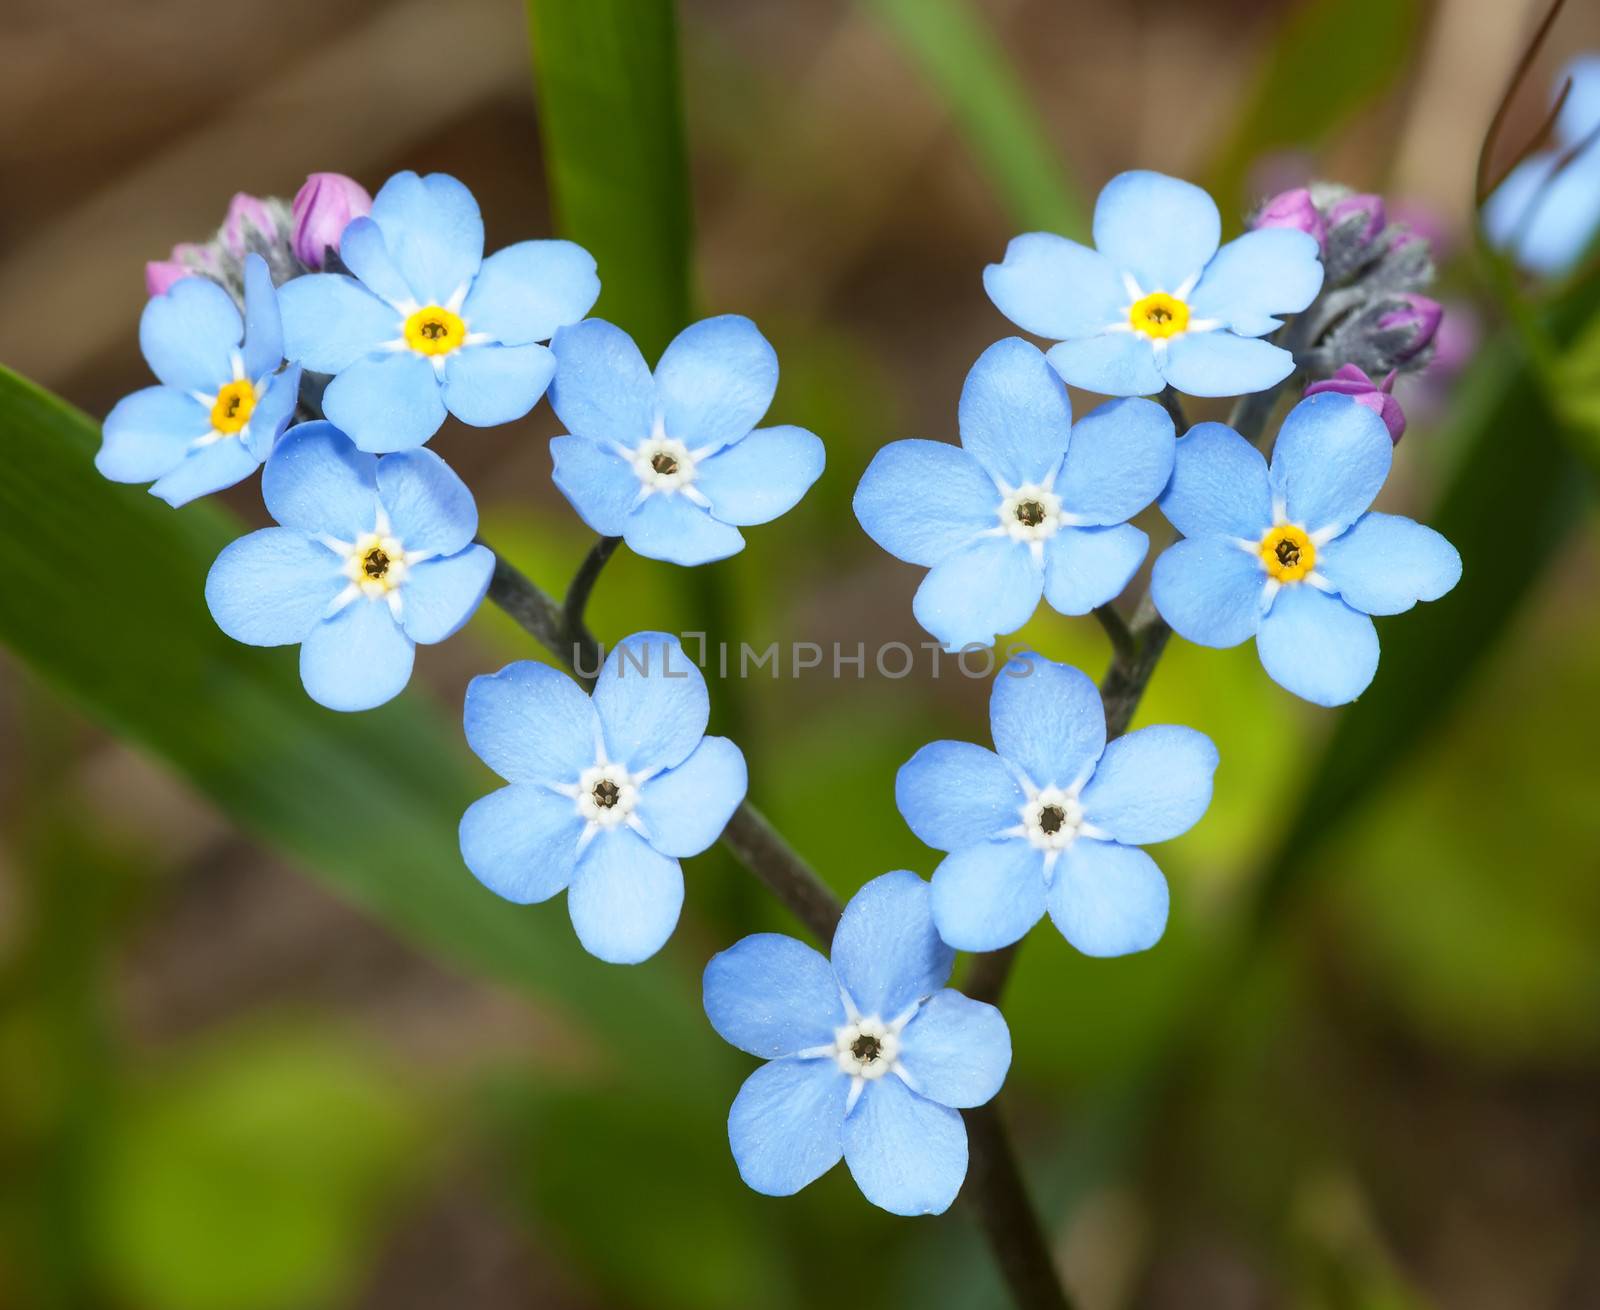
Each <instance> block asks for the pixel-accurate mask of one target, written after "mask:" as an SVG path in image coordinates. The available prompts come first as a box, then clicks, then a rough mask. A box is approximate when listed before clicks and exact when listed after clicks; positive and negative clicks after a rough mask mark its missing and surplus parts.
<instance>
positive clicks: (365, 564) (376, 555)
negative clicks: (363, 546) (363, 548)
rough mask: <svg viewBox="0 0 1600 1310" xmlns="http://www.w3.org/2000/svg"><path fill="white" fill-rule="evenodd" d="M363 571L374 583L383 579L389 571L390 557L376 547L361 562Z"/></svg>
mask: <svg viewBox="0 0 1600 1310" xmlns="http://www.w3.org/2000/svg"><path fill="white" fill-rule="evenodd" d="M361 571H362V572H363V573H365V574H366V575H367V576H368V577H369V578H372V579H373V580H374V581H376V580H377V579H380V578H382V577H383V575H384V574H385V573H387V572H388V571H389V556H388V555H387V554H385V553H384V551H383V550H382V549H381V548H379V547H377V546H374V547H373V548H372V549H371V550H369V551H368V552H367V554H366V558H365V559H363V560H362V561H361Z"/></svg>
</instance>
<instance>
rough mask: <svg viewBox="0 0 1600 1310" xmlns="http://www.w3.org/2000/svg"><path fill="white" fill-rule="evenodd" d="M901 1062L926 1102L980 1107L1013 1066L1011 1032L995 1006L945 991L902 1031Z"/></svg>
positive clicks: (992, 1096)
mask: <svg viewBox="0 0 1600 1310" xmlns="http://www.w3.org/2000/svg"><path fill="white" fill-rule="evenodd" d="M900 1063H901V1065H902V1066H903V1067H904V1068H905V1071H906V1073H907V1074H908V1075H910V1082H911V1086H912V1087H913V1088H914V1089H915V1090H916V1091H917V1092H918V1093H919V1094H920V1095H922V1096H925V1097H927V1098H928V1099H929V1100H930V1101H937V1102H938V1103H939V1104H940V1105H949V1106H954V1107H955V1108H956V1109H968V1108H970V1107H972V1106H975V1105H983V1104H984V1103H985V1102H987V1101H990V1100H992V1099H993V1098H994V1095H995V1093H997V1092H998V1091H999V1090H1000V1086H1001V1084H1002V1083H1004V1082H1005V1080H1006V1071H1007V1070H1008V1069H1009V1068H1010V1067H1011V1030H1010V1029H1009V1028H1007V1027H1006V1021H1005V1017H1004V1016H1003V1015H1002V1014H1001V1013H1000V1011H999V1010H997V1009H995V1008H994V1006H992V1005H985V1004H984V1003H983V1002H982V1001H973V1000H969V999H968V998H967V997H965V996H963V995H962V994H961V993H960V992H957V991H951V990H950V989H949V988H946V989H945V990H944V991H942V992H936V993H935V994H934V995H933V996H930V997H929V998H928V1002H927V1004H926V1005H924V1006H923V1007H922V1008H921V1009H920V1010H918V1011H917V1014H916V1017H915V1018H914V1019H912V1020H911V1022H910V1023H908V1024H907V1025H906V1026H905V1029H904V1030H903V1031H902V1032H901V1034H900Z"/></svg>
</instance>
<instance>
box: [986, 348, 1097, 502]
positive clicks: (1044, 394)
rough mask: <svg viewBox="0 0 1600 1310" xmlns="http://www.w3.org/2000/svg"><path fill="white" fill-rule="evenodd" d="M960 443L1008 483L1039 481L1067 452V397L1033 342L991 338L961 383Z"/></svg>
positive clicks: (1069, 411)
mask: <svg viewBox="0 0 1600 1310" xmlns="http://www.w3.org/2000/svg"><path fill="white" fill-rule="evenodd" d="M960 427H961V445H962V447H963V448H964V449H966V450H967V452H968V453H969V454H971V455H972V457H973V458H974V459H976V460H977V461H978V463H979V464H981V465H982V466H983V467H984V469H985V470H986V471H987V472H988V474H989V476H990V477H992V478H994V479H995V480H996V481H997V482H1002V483H1004V484H1005V485H1006V486H1008V487H1020V486H1022V485H1023V484H1024V483H1030V482H1031V483H1041V482H1044V481H1045V479H1046V478H1048V477H1050V475H1051V474H1053V473H1054V472H1055V471H1056V469H1057V468H1058V467H1060V464H1061V457H1062V456H1063V455H1065V454H1066V453H1067V437H1068V433H1069V432H1070V431H1071V428H1072V402H1071V401H1070V400H1068V398H1067V389H1066V388H1065V387H1064V386H1062V385H1061V379H1060V378H1059V377H1057V376H1056V373H1055V370H1054V369H1052V368H1051V367H1050V365H1049V364H1048V363H1046V362H1045V357H1044V355H1043V354H1041V353H1040V351H1039V349H1038V347H1037V346H1031V345H1029V344H1028V343H1027V342H1026V341H1024V340H1023V339H1022V338H1021V337H1006V338H1005V339H1004V340H1002V341H996V342H995V343H994V345H992V346H990V347H989V348H988V349H987V350H986V351H984V352H983V354H981V355H979V356H978V362H977V363H976V364H974V365H973V366H972V370H971V371H970V372H969V373H968V374H967V380H966V381H965V382H964V383H963V384H962V387H961V407H960Z"/></svg>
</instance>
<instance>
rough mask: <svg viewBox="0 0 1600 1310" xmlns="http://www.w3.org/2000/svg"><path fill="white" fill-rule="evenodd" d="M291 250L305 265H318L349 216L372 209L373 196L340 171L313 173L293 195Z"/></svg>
mask: <svg viewBox="0 0 1600 1310" xmlns="http://www.w3.org/2000/svg"><path fill="white" fill-rule="evenodd" d="M293 208H294V239H293V246H294V253H295V257H296V258H298V259H299V260H300V262H301V263H302V264H304V265H305V266H306V267H307V268H312V269H318V268H321V267H322V266H323V265H324V264H325V263H326V262H327V258H328V251H329V250H333V251H337V250H338V249H339V238H340V237H342V236H343V235H344V230H345V228H346V227H347V226H348V225H349V223H350V221H351V220H352V219H356V218H360V217H362V216H363V215H364V214H368V213H370V212H371V211H372V197H371V196H370V195H368V194H367V191H366V188H365V187H363V186H362V185H361V184H360V183H359V182H357V181H356V180H355V179H354V178H349V177H346V176H345V175H344V174H343V173H313V174H311V176H310V177H308V178H306V180H305V185H304V186H302V187H301V188H300V190H299V191H298V192H296V193H295V197H294V207H293Z"/></svg>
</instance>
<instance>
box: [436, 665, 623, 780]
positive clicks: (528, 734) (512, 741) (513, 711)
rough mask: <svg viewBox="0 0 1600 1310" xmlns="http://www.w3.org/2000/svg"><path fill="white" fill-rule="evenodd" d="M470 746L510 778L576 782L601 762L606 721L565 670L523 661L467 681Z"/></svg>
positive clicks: (467, 722)
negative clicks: (597, 751) (598, 755)
mask: <svg viewBox="0 0 1600 1310" xmlns="http://www.w3.org/2000/svg"><path fill="white" fill-rule="evenodd" d="M463 724H464V727H465V729H466V734H467V744H468V745H469V746H471V747H472V749H473V752H474V753H475V754H476V755H477V757H478V758H479V759H480V760H482V761H483V762H484V763H485V764H487V765H488V766H489V767H490V768H491V769H493V770H494V771H495V772H496V773H498V774H499V775H500V776H501V777H502V778H504V779H505V780H506V781H507V782H522V783H532V784H539V785H549V784H556V785H561V784H569V783H576V782H577V781H578V776H579V775H580V774H581V773H582V772H583V771H584V770H585V769H587V768H589V767H590V765H592V764H593V763H594V762H595V747H596V745H597V743H598V742H599V739H600V721H599V719H598V718H597V716H596V715H595V712H594V706H593V705H592V704H591V703H590V701H589V698H588V697H587V696H585V695H584V694H583V689H582V688H581V687H579V686H578V684H577V683H576V682H574V681H573V680H572V679H571V678H569V677H568V676H567V675H566V674H565V673H562V672H560V671H559V670H557V669H553V668H551V667H550V666H549V665H548V664H535V663H534V662H533V661H532V660H518V661H517V662H516V663H515V664H508V665H506V667H505V668H503V669H501V670H500V672H498V673H492V674H489V673H486V674H480V675H479V676H478V677H476V678H474V679H473V680H472V681H471V682H469V683H468V684H467V701H466V710H465V713H464V715H463Z"/></svg>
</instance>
